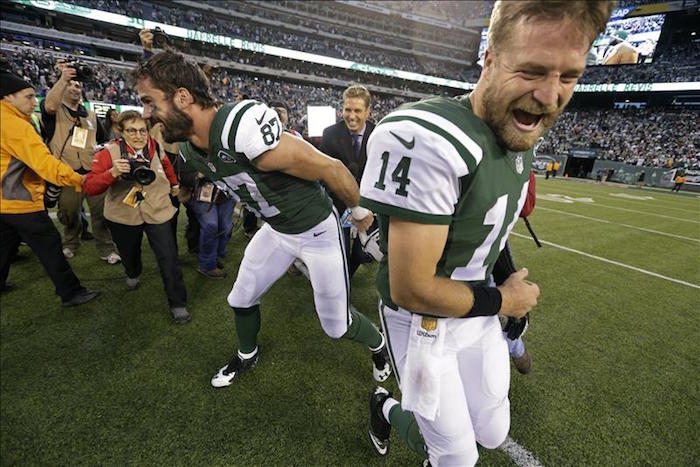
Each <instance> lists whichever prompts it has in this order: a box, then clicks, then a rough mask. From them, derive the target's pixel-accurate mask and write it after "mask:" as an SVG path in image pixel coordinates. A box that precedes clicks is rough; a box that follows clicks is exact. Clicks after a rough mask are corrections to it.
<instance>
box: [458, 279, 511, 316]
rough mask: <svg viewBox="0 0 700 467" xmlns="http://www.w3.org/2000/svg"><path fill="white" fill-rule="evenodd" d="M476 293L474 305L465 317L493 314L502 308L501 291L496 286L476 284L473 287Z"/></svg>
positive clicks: (473, 292)
mask: <svg viewBox="0 0 700 467" xmlns="http://www.w3.org/2000/svg"><path fill="white" fill-rule="evenodd" d="M471 289H472V294H473V295H474V305H472V309H471V310H469V313H467V314H466V315H464V316H463V318H473V317H475V316H493V315H497V314H498V312H499V311H500V310H501V301H502V297H501V291H500V290H498V288H496V287H487V286H485V285H475V286H472V287H471Z"/></svg>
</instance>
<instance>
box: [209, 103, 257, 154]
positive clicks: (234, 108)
mask: <svg viewBox="0 0 700 467" xmlns="http://www.w3.org/2000/svg"><path fill="white" fill-rule="evenodd" d="M257 103H258V102H257V101H254V100H252V99H246V100H244V101H241V102H239V103H237V104H235V105H234V104H226V105H224V106H223V107H222V108H221V109H219V112H217V119H218V116H219V114H220V115H222V116H223V115H226V119H225V120H224V124H223V127H222V129H221V134H220V135H219V136H220V139H221V146H222V147H223V148H224V149H227V150H228V149H231V146H234V149H235V138H236V132H237V131H238V124H239V123H240V121H241V118H242V117H243V114H244V113H245V112H246V110H248V109H250V108H251V107H253V106H254V105H255V104H257ZM217 127H218V125H212V130H214V131H216V128H217ZM211 136H215V135H211ZM211 139H212V138H210V140H211Z"/></svg>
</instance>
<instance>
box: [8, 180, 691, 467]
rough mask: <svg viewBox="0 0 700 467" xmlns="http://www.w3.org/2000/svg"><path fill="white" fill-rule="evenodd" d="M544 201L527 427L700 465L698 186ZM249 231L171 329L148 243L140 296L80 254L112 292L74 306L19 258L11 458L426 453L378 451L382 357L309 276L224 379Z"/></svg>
mask: <svg viewBox="0 0 700 467" xmlns="http://www.w3.org/2000/svg"><path fill="white" fill-rule="evenodd" d="M619 195H623V196H619ZM538 196H539V199H538V202H537V208H536V209H535V212H534V213H533V215H532V216H531V217H530V220H531V222H532V225H533V227H534V229H535V231H536V233H537V235H538V236H539V238H540V239H541V240H543V241H544V242H546V244H545V245H544V247H543V248H536V247H535V245H534V242H533V241H532V240H531V239H530V238H529V237H528V233H527V230H526V229H525V226H524V225H523V223H522V222H518V224H517V225H516V227H515V235H513V236H511V240H510V243H511V247H512V249H513V252H514V255H515V258H516V262H517V263H518V265H519V266H527V267H528V268H529V270H530V279H531V280H533V281H534V282H536V283H537V284H539V285H540V288H541V290H542V295H541V296H540V304H539V306H538V307H537V309H536V310H535V311H534V312H533V314H532V322H531V327H530V331H529V332H528V334H527V335H526V337H525V341H526V343H527V345H528V348H529V350H530V352H531V354H532V356H533V360H534V366H533V371H532V372H531V373H530V374H529V375H527V376H521V375H519V374H517V373H515V372H514V374H513V376H512V385H511V403H512V423H511V432H510V436H511V437H512V438H513V439H514V440H515V441H517V443H519V444H520V445H521V446H523V447H524V448H525V449H527V450H528V451H530V452H531V453H532V454H533V455H534V456H535V457H536V458H537V459H538V460H539V462H540V463H541V464H543V465H547V466H549V465H551V466H555V465H640V464H649V465H669V466H677V465H697V462H698V461H697V459H698V456H700V444H699V442H698V433H700V426H699V422H698V420H700V410H699V409H698V407H700V382H699V381H700V380H699V378H698V373H699V372H698V370H699V369H700V368H699V361H700V358H699V353H700V352H699V351H698V347H697V345H698V339H699V338H700V332H699V331H698V329H700V327H699V326H698V318H699V316H698V310H700V198H698V196H696V195H691V194H687V193H680V194H673V195H671V194H670V193H669V192H668V191H663V190H652V189H644V190H639V189H636V188H631V187H622V186H601V185H597V184H592V183H582V182H577V181H569V180H560V179H557V180H544V179H543V178H539V179H538ZM181 224H184V213H183V214H182V216H181ZM181 240H182V239H181ZM245 243H246V242H245V238H244V237H243V235H242V234H241V232H236V233H235V234H234V236H233V238H232V240H231V254H230V255H229V258H228V262H227V270H228V271H229V277H228V278H226V279H225V280H223V281H212V280H210V279H207V278H204V277H203V276H201V275H198V274H197V273H196V272H195V268H196V258H195V257H194V256H192V255H189V254H187V253H182V254H181V260H182V263H183V268H184V270H185V281H186V283H187V287H188V293H189V305H188V308H189V310H190V312H191V314H192V316H193V320H192V322H191V323H190V324H188V325H185V326H176V325H174V324H173V323H172V320H171V318H170V315H169V312H168V309H167V305H166V300H165V296H164V293H163V291H162V284H161V280H160V276H159V275H158V274H157V272H155V262H154V259H153V256H152V253H151V252H150V250H149V249H148V246H147V244H144V260H145V264H146V271H148V272H149V273H148V274H145V275H144V276H143V280H142V284H141V287H140V288H139V289H138V290H137V291H134V292H128V293H127V292H126V286H125V283H124V274H123V270H122V268H121V266H108V265H107V264H105V263H104V262H101V261H98V260H97V258H96V256H97V255H96V251H95V249H94V246H93V245H92V244H90V242H86V243H84V244H83V246H82V247H81V248H80V249H79V250H78V253H77V255H76V257H75V258H73V259H72V260H71V262H72V263H71V264H72V265H73V267H74V269H75V271H76V273H77V274H78V276H79V277H80V278H81V279H82V281H83V283H84V284H85V285H87V286H89V287H94V288H99V289H101V290H102V291H103V294H102V296H101V297H100V298H98V299H97V300H96V301H94V302H93V303H90V304H87V305H84V306H82V307H79V308H74V309H64V308H61V306H60V304H59V299H58V298H57V297H56V296H55V295H54V292H53V287H52V284H51V283H50V281H49V280H48V278H46V277H45V274H44V272H43V270H42V269H41V267H40V265H39V264H38V262H37V260H36V258H35V257H34V256H31V257H30V259H29V260H26V261H23V262H20V263H17V264H15V265H13V267H12V270H11V272H10V280H11V281H12V282H14V283H16V284H18V285H19V289H18V290H15V291H13V292H10V293H8V294H5V295H3V296H2V311H1V313H0V351H1V354H0V395H1V401H0V423H1V427H0V449H1V463H2V465H77V464H85V465H97V464H100V465H123V464H132V465H239V466H252V465H265V466H268V465H348V466H364V465H391V466H408V465H420V462H421V459H419V458H418V457H417V456H415V455H414V454H413V453H412V452H411V451H409V450H408V449H407V448H406V447H404V446H403V445H402V444H401V443H400V440H399V439H398V438H397V437H396V436H395V435H393V439H394V441H395V443H394V444H393V445H392V448H391V451H390V453H389V455H388V456H387V457H386V458H383V459H382V458H378V457H375V455H374V453H373V451H372V449H371V447H370V446H369V443H368V441H367V439H366V427H367V422H368V414H367V394H368V392H369V391H370V390H371V389H372V387H373V386H374V381H373V379H372V376H371V363H370V358H369V354H368V352H367V351H366V350H365V349H363V348H361V346H359V345H357V344H354V343H351V342H346V341H341V342H336V341H332V340H331V339H329V338H327V337H326V336H325V335H324V334H323V332H322V331H321V329H320V326H319V324H318V320H317V318H316V315H315V312H314V308H313V301H312V295H311V289H310V286H309V284H308V282H307V281H306V280H305V279H304V278H303V277H300V276H289V275H287V276H285V277H284V278H283V279H282V280H281V281H279V282H278V283H277V284H276V285H275V286H274V287H273V288H272V289H271V290H270V292H269V293H268V294H267V296H266V297H265V298H264V299H263V302H262V314H263V319H262V331H261V333H260V339H259V343H260V347H261V357H260V361H259V364H258V366H257V368H256V369H255V370H253V371H251V372H249V373H246V374H244V376H243V377H242V378H241V379H240V380H239V381H238V382H237V383H236V384H235V385H233V386H231V387H229V388H225V389H219V390H215V389H213V388H211V387H210V385H209V378H210V377H211V375H212V374H213V373H214V372H215V371H216V370H217V369H218V368H219V367H220V366H222V365H223V364H225V363H226V362H227V361H228V359H229V358H230V357H231V355H232V353H233V350H234V348H235V341H234V332H233V320H232V314H231V311H230V310H229V308H228V307H227V305H226V295H227V294H228V292H229V290H230V288H231V285H232V283H233V279H234V277H235V271H236V266H237V264H238V263H239V261H240V259H241V256H242V253H243V249H244V246H245ZM180 245H181V248H182V245H184V241H181V242H180ZM563 248H567V249H563ZM573 250H575V251H573ZM581 253H585V254H587V255H590V256H585V255H583V254H581ZM610 261H614V262H616V263H611V262H610ZM626 266H630V267H633V268H637V269H630V268H629V267H626ZM374 273H375V268H374V267H373V266H371V267H363V268H361V269H360V271H359V272H358V273H357V274H356V276H355V278H354V281H353V303H354V304H355V305H356V306H357V308H358V309H360V310H361V311H364V312H365V313H366V314H367V315H368V316H370V317H371V319H373V320H374V321H375V322H377V313H376V293H375V291H374V288H373V281H374ZM650 273H651V274H650ZM653 274H655V275H653ZM388 387H390V388H391V389H392V390H394V391H396V383H395V381H394V380H393V377H392V379H391V380H390V383H389V384H388ZM480 463H481V464H482V465H514V462H513V460H511V459H510V457H509V456H508V455H507V454H505V453H504V452H502V451H500V450H496V451H487V450H481V458H480Z"/></svg>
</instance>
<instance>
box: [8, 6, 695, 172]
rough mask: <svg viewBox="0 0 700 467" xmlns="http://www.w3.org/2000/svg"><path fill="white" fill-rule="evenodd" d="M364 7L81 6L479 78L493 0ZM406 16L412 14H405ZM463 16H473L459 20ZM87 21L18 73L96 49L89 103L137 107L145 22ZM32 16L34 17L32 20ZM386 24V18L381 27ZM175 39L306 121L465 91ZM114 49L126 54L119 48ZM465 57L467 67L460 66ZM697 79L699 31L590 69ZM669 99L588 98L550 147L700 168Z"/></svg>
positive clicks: (33, 74)
mask: <svg viewBox="0 0 700 467" xmlns="http://www.w3.org/2000/svg"><path fill="white" fill-rule="evenodd" d="M361 3H362V2H353V3H352V4H350V3H348V2H316V1H309V2H296V1H288V0H281V1H274V2H257V1H249V2H233V1H219V2H207V3H195V2H190V1H187V0H176V1H172V2H160V1H158V0H149V1H128V2H127V1H123V0H122V1H119V0H79V1H78V4H80V5H83V6H88V7H91V8H97V9H101V10H106V11H110V12H114V13H119V14H125V15H128V16H132V17H137V18H144V19H151V20H153V21H158V22H163V23H166V24H177V25H178V26H182V27H189V28H193V29H198V30H206V31H210V32H217V33H220V34H227V35H232V36H236V37H242V38H245V39H247V40H250V41H254V42H260V43H266V44H271V45H277V46H281V47H285V48H292V49H297V50H303V51H308V52H311V53H316V54H319V55H327V56H332V57H337V58H345V59H349V60H353V61H360V62H365V63H371V64H374V65H380V66H384V67H388V68H397V69H404V70H410V71H414V72H415V71H417V72H420V73H425V74H429V75H437V76H446V77H449V78H452V79H457V80H462V81H466V82H469V83H475V82H476V81H477V79H478V76H479V73H480V68H479V67H478V66H471V65H468V63H470V62H471V58H472V57H473V53H469V54H468V53H466V51H467V50H468V47H462V48H460V47H459V44H458V42H459V41H464V42H465V43H469V42H470V41H471V42H473V39H474V38H475V37H477V36H476V35H475V34H474V30H470V29H469V27H468V26H465V24H466V23H469V22H470V21H473V20H474V19H475V18H476V19H478V18H486V17H487V16H488V11H489V9H490V8H491V6H492V2H489V1H485V2H473V3H472V4H470V5H471V7H470V9H468V10H469V11H464V10H465V9H464V5H461V4H459V3H455V2H372V5H374V6H377V7H380V8H385V9H388V10H391V13H390V14H392V15H395V16H396V21H392V22H391V24H387V22H386V21H385V20H384V19H382V18H380V19H377V18H375V16H377V15H374V14H371V12H370V11H369V10H367V9H363V8H365V7H366V6H367V5H364V6H363V5H360V4H361ZM631 3H633V4H635V5H639V4H640V3H654V2H631ZM622 6H625V5H622ZM455 9H457V10H459V11H456V10H455ZM401 13H406V14H405V15H403V16H401ZM428 13H430V14H428ZM458 16H459V17H460V18H463V19H464V21H461V23H460V21H457V22H455V21H453V18H455V17H458ZM425 18H428V20H427V21H428V23H430V21H429V20H430V18H432V19H433V20H437V22H436V23H434V24H428V23H425V22H421V21H423V20H425ZM12 19H13V20H14V19H15V18H12ZM76 21H78V23H80V24H83V25H84V27H82V28H78V29H77V30H74V31H73V30H71V31H69V30H67V28H66V26H65V24H64V23H62V22H61V21H53V24H52V25H53V26H54V27H55V28H56V30H53V31H52V30H50V29H49V30H46V29H45V30H44V31H43V33H41V37H39V35H37V36H34V35H31V39H30V42H29V43H32V44H34V45H35V46H37V47H38V49H37V50H34V51H29V50H26V48H15V49H11V51H10V53H9V55H10V57H11V61H12V62H13V66H14V67H15V69H17V70H18V71H19V72H20V73H21V74H22V75H23V76H26V77H27V79H29V80H30V81H32V82H33V83H35V84H36V85H37V88H38V91H39V93H40V95H44V94H45V92H46V90H47V89H48V88H50V86H51V85H52V84H53V82H54V80H55V73H54V71H53V65H54V63H55V59H56V57H57V56H60V53H57V52H56V49H59V48H60V49H61V51H62V52H65V51H66V50H71V51H79V53H80V54H82V55H84V56H85V57H88V56H91V58H94V59H96V60H98V61H100V63H99V64H96V65H95V72H96V80H95V81H94V82H92V83H88V84H87V85H86V87H85V93H86V98H87V99H89V100H94V101H99V102H107V103H115V104H116V103H119V104H122V105H124V104H127V105H138V99H137V96H136V94H135V93H134V92H133V91H132V90H131V89H129V85H128V80H127V79H126V71H127V70H128V69H129V68H130V67H132V66H133V64H134V63H135V62H136V61H137V59H138V57H139V55H140V47H138V45H137V40H136V35H135V33H134V30H133V29H129V30H126V29H122V30H121V33H120V34H114V31H115V30H117V29H118V27H115V28H116V29H115V28H98V27H95V26H94V25H95V23H91V22H90V21H89V20H85V19H81V20H76ZM24 22H25V24H26V23H31V21H27V20H25V21H24ZM442 22H444V24H443V23H442ZM6 24H7V23H6ZM34 24H39V20H38V19H35V20H34ZM445 24H447V26H445ZM645 24H646V23H645V22H644V21H643V20H640V21H639V22H634V23H632V24H631V26H628V27H632V28H636V29H640V28H641V29H643V28H644V27H645ZM90 25H91V26H90ZM379 25H382V28H381V29H380V28H379V27H378V26H379ZM23 27H24V28H28V30H29V29H31V31H32V34H34V33H36V31H37V29H38V28H35V27H32V26H29V25H28V24H26V25H24V26H23ZM447 27H449V28H451V30H450V31H451V32H450V34H448V35H447V36H445V34H444V32H445V30H446V28H447ZM477 29H478V28H477ZM87 30H91V32H89V33H88V37H91V38H101V39H104V41H103V42H100V43H98V42H97V41H95V40H94V39H92V40H88V41H86V40H81V37H85V36H80V35H79V34H77V33H79V32H85V31H87ZM440 33H442V36H443V37H449V38H450V39H451V40H450V43H440V41H439V40H438V39H439V38H440ZM125 34H126V36H125ZM54 36H55V37H58V36H61V37H62V38H63V41H64V42H61V43H60V47H58V45H57V44H58V43H57V42H56V40H54V39H50V38H52V37H54ZM23 37H24V36H21V35H18V34H13V33H12V32H8V31H7V29H6V28H5V31H3V33H2V38H3V48H4V49H5V52H6V53H7V52H8V47H11V46H14V45H16V44H21V43H22V42H23V41H24V42H25V43H27V44H28V42H26V40H25V38H23ZM125 37H130V39H129V40H130V42H125ZM174 41H175V46H176V47H177V48H181V49H183V50H187V52H188V53H189V54H190V55H192V56H196V57H200V59H202V60H203V61H205V62H208V63H210V64H212V65H213V66H215V71H214V74H213V76H212V90H213V92H214V94H215V95H216V96H217V97H218V98H219V99H221V100H231V99H233V98H235V96H236V95H237V94H238V93H240V92H244V93H246V94H247V95H250V96H254V97H257V98H261V99H264V100H270V99H278V98H282V99H284V100H286V101H288V102H289V105H290V110H291V112H290V120H291V122H292V125H295V124H296V125H298V126H299V127H301V126H303V123H304V113H305V108H306V105H308V104H325V105H335V106H337V104H338V103H339V102H340V100H341V98H340V92H341V91H342V89H343V87H344V86H345V85H347V83H348V82H356V83H362V84H365V85H367V86H369V87H370V89H371V90H372V92H373V95H374V96H375V101H374V103H373V108H372V115H373V118H374V119H375V120H378V119H380V118H381V117H382V116H383V115H385V114H386V113H387V112H388V111H390V110H391V109H393V108H394V107H396V106H397V105H399V104H401V103H403V102H406V101H412V100H416V99H418V98H421V97H426V96H429V95H448V96H453V95H458V94H461V93H463V92H464V90H462V89H457V88H449V87H441V86H436V85H432V84H427V83H420V82H413V81H407V80H402V79H398V78H395V77H392V76H382V75H377V74H372V73H367V72H364V71H359V70H345V69H341V68H337V67H333V66H327V65H319V64H315V63H310V62H306V61H301V60H292V59H287V58H281V57H274V56H271V55H267V54H261V53H255V52H252V51H248V50H240V49H235V48H228V47H221V46H215V45H211V44H205V43H202V42H197V41H182V40H180V39H175V40H174ZM104 44H109V45H108V46H106V45H104ZM368 44H370V45H368ZM41 48H44V49H45V50H44V51H42V50H41ZM391 48H398V49H401V53H388V52H389V51H390V50H392V49H391ZM49 49H53V50H49ZM115 49H116V50H119V49H121V50H120V52H119V53H115V52H114V50H115ZM436 51H438V52H440V53H441V54H442V55H440V56H439V57H438V58H437V59H433V58H427V57H429V56H431V57H432V56H434V55H435V52H436ZM98 57H103V58H98ZM115 59H117V60H119V61H115ZM460 61H461V62H463V63H464V64H461V65H458V64H457V63H456V62H460ZM689 81H692V82H698V81H700V42H698V41H693V40H692V39H689V36H688V35H684V34H669V35H668V37H667V38H666V39H665V41H664V44H663V46H662V47H659V49H658V51H657V56H656V58H655V61H654V63H652V64H649V65H640V66H607V67H606V66H596V67H589V68H588V69H587V70H586V72H585V74H584V76H583V77H582V78H581V80H580V83H582V84H605V83H655V82H689ZM642 100H644V98H642ZM668 103H669V102H668V101H666V102H657V103H656V104H655V105H656V106H657V107H654V106H650V107H648V108H646V109H644V110H637V109H634V110H613V109H610V108H607V109H603V108H596V109H590V108H586V107H585V105H581V104H580V103H577V108H574V109H572V110H570V111H569V112H567V113H566V114H565V115H564V116H563V117H562V119H561V120H560V121H559V122H558V123H557V125H556V126H555V127H554V128H553V129H552V130H551V131H550V132H549V134H548V135H547V138H546V140H545V143H544V145H543V146H542V147H541V148H540V152H544V153H552V154H565V153H566V152H567V151H568V150H569V149H570V148H571V147H577V146H587V147H593V148H596V149H597V150H598V154H599V157H601V158H604V159H608V160H615V161H626V162H629V163H633V164H636V163H640V164H644V165H647V166H667V165H669V161H670V165H672V166H677V165H682V166H688V167H694V166H697V165H698V159H699V158H700V155H699V151H698V149H697V146H696V144H698V141H699V140H700V138H699V137H698V130H697V128H698V127H699V126H700V125H698V123H700V122H699V121H698V117H697V112H694V111H693V110H680V111H679V110H674V109H670V108H663V107H661V108H659V107H658V105H668ZM664 134H677V135H679V137H678V138H675V139H669V138H664V137H663V135H664Z"/></svg>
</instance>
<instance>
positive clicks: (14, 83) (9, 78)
mask: <svg viewBox="0 0 700 467" xmlns="http://www.w3.org/2000/svg"><path fill="white" fill-rule="evenodd" d="M31 87H33V86H32V85H31V84H30V83H28V82H27V81H25V80H23V79H22V78H20V77H19V76H17V75H14V74H12V73H0V99H2V98H3V97H5V96H7V95H9V94H14V93H16V92H19V91H21V90H22V89H27V88H31Z"/></svg>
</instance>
